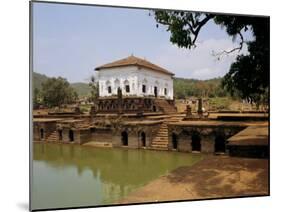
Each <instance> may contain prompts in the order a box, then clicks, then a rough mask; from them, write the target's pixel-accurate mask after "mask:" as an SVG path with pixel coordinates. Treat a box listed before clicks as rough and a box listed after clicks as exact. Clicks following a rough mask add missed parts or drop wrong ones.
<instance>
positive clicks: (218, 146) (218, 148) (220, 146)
mask: <svg viewBox="0 0 281 212" xmlns="http://www.w3.org/2000/svg"><path fill="white" fill-rule="evenodd" d="M215 152H220V153H223V152H225V137H224V136H223V135H218V136H216V139H215Z"/></svg>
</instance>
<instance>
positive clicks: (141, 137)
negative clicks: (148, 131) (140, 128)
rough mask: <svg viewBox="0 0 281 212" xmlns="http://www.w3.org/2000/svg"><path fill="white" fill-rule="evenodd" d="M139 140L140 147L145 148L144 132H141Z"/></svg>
mask: <svg viewBox="0 0 281 212" xmlns="http://www.w3.org/2000/svg"><path fill="white" fill-rule="evenodd" d="M140 139H141V145H142V147H145V146H146V135H145V133H144V132H141V134H140Z"/></svg>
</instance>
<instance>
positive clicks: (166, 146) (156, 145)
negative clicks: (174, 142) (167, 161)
mask: <svg viewBox="0 0 281 212" xmlns="http://www.w3.org/2000/svg"><path fill="white" fill-rule="evenodd" d="M151 147H164V148H168V145H164V144H152V145H151Z"/></svg>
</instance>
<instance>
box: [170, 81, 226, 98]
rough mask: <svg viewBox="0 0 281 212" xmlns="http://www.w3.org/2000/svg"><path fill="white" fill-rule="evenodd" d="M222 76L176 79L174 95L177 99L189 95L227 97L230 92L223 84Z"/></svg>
mask: <svg viewBox="0 0 281 212" xmlns="http://www.w3.org/2000/svg"><path fill="white" fill-rule="evenodd" d="M221 81H222V79H221V78H214V79H210V80H196V79H183V78H175V79H174V95H175V97H176V98H177V99H185V98H188V97H191V96H193V97H206V98H209V97H210V98H213V97H226V96H228V92H227V91H226V90H225V89H223V88H222V86H221Z"/></svg>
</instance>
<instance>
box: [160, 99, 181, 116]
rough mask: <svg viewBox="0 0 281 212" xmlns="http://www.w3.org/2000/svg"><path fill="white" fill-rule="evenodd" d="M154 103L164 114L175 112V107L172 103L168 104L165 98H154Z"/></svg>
mask: <svg viewBox="0 0 281 212" xmlns="http://www.w3.org/2000/svg"><path fill="white" fill-rule="evenodd" d="M155 104H156V106H157V107H158V108H160V110H162V111H163V112H164V113H166V114H169V113H176V112H177V108H176V107H175V106H174V105H171V104H169V102H168V101H167V100H165V99H155Z"/></svg>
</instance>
